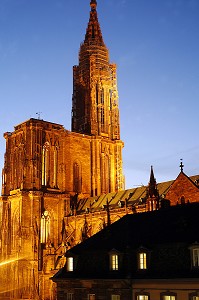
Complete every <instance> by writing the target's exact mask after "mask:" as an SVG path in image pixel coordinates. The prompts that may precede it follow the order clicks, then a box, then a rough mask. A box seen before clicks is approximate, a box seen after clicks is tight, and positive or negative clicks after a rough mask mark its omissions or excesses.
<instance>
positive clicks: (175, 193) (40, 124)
mask: <svg viewBox="0 0 199 300" xmlns="http://www.w3.org/2000/svg"><path fill="white" fill-rule="evenodd" d="M116 71H117V68H116V65H115V64H112V63H110V61H109V51H108V49H107V47H106V45H105V43H104V40H103V36H102V32H101V29H100V24H99V21H98V15H97V1H96V0H91V2H90V18H89V21H88V26H87V29H86V34H85V38H84V41H83V43H81V45H80V50H79V64H78V65H77V66H74V67H73V95H72V120H71V131H69V130H66V129H65V128H64V127H63V126H62V125H60V124H55V123H52V122H49V121H44V120H42V119H40V118H38V119H34V118H31V119H29V120H27V121H25V122H22V123H21V124H18V125H16V126H15V127H14V131H13V132H6V133H5V134H4V138H5V140H6V152H5V162H4V169H3V173H2V178H3V179H2V196H1V199H0V209H1V215H2V217H1V224H0V268H1V269H0V282H1V286H0V299H4V300H6V299H18V300H19V299H31V300H37V299H43V300H44V299H45V300H56V285H55V283H53V281H52V280H50V278H51V277H52V276H53V275H54V274H55V273H56V272H57V270H59V269H60V268H61V267H63V265H64V264H65V256H64V253H65V252H66V250H68V249H70V248H71V247H72V246H74V245H76V244H78V243H80V242H82V241H83V240H85V239H87V238H89V237H90V236H92V235H93V234H95V233H97V232H98V231H100V230H101V229H103V228H104V227H106V226H108V225H110V224H111V223H113V222H115V221H116V220H118V219H119V218H121V217H122V216H124V215H126V214H133V213H137V212H143V211H151V210H157V209H161V208H163V207H166V206H168V205H176V204H183V203H186V202H192V201H193V202H198V201H199V187H198V182H199V176H193V177H190V178H189V177H188V176H186V174H185V173H184V172H183V165H182V164H181V170H180V174H179V175H178V177H177V179H176V180H175V181H169V182H165V183H160V184H157V183H156V179H155V176H154V172H153V167H151V174H150V180H149V185H148V186H147V187H146V186H142V187H139V188H133V189H130V190H125V187H124V175H123V170H122V148H123V146H124V144H123V142H122V140H121V139H120V121H119V107H118V90H117V72H116Z"/></svg>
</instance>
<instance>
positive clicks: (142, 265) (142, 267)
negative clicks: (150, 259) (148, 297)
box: [139, 252, 147, 300]
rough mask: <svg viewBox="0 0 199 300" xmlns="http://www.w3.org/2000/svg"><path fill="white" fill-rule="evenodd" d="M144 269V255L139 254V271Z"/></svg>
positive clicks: (145, 266)
mask: <svg viewBox="0 0 199 300" xmlns="http://www.w3.org/2000/svg"><path fill="white" fill-rule="evenodd" d="M146 268H147V264H146V253H145V252H141V253H139V269H140V270H145V269H146ZM144 300H145V299H144Z"/></svg>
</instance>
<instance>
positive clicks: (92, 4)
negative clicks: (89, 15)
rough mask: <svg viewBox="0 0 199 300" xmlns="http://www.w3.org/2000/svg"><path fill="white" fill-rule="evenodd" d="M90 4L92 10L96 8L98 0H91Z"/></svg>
mask: <svg viewBox="0 0 199 300" xmlns="http://www.w3.org/2000/svg"><path fill="white" fill-rule="evenodd" d="M90 6H91V10H96V7H97V1H96V0H91V2H90Z"/></svg>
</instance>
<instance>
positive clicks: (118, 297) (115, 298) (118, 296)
mask: <svg viewBox="0 0 199 300" xmlns="http://www.w3.org/2000/svg"><path fill="white" fill-rule="evenodd" d="M111 300H120V295H111Z"/></svg>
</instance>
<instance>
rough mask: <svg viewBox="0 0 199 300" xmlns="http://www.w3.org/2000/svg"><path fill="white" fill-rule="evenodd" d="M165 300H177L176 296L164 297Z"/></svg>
mask: <svg viewBox="0 0 199 300" xmlns="http://www.w3.org/2000/svg"><path fill="white" fill-rule="evenodd" d="M162 299H163V300H176V296H170V295H164V296H163V298H162Z"/></svg>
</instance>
